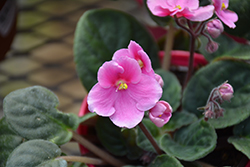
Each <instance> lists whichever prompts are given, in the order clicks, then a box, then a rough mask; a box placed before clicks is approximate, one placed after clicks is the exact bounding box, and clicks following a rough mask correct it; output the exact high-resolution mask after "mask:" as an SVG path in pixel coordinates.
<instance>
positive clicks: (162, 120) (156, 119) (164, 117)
mask: <svg viewBox="0 0 250 167" xmlns="http://www.w3.org/2000/svg"><path fill="white" fill-rule="evenodd" d="M171 116H172V107H171V106H170V105H169V103H167V102H165V101H159V102H157V103H156V105H155V106H154V107H153V108H151V109H150V111H149V118H150V120H151V121H152V122H153V123H154V124H155V125H156V126H158V127H162V126H163V125H165V124H166V123H167V122H168V121H169V119H170V118H171Z"/></svg>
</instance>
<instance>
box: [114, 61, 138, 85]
mask: <svg viewBox="0 0 250 167" xmlns="http://www.w3.org/2000/svg"><path fill="white" fill-rule="evenodd" d="M116 62H117V63H118V64H119V65H120V66H122V67H123V69H124V72H123V73H122V74H120V75H119V77H120V78H121V79H123V80H124V81H125V82H128V83H134V84H135V83H138V82H139V81H140V79H141V68H140V66H139V64H138V63H137V61H136V60H135V59H132V58H129V57H125V56H124V57H120V58H119V59H116Z"/></svg>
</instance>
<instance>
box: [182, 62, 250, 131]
mask: <svg viewBox="0 0 250 167" xmlns="http://www.w3.org/2000/svg"><path fill="white" fill-rule="evenodd" d="M249 76H250V65H249V64H246V63H243V62H237V61H218V62H215V63H212V64H209V65H207V66H206V67H204V68H202V69H201V70H199V71H198V72H197V73H196V74H195V75H194V76H193V77H192V78H191V80H190V81H189V83H188V85H187V87H186V89H185V91H184V96H183V101H182V103H183V108H184V110H186V111H188V112H192V113H194V114H196V115H197V116H198V117H202V116H203V114H202V113H203V112H202V111H198V110H197V108H198V107H202V106H205V105H206V102H207V99H208V96H209V94H210V91H211V90H212V89H213V88H215V87H217V86H219V85H220V84H222V83H223V82H225V81H226V80H228V83H229V84H231V85H232V86H233V88H234V97H233V98H232V99H231V103H229V102H224V103H223V105H222V107H223V108H224V109H225V113H224V117H222V118H219V119H212V120H209V122H210V123H211V124H212V125H213V126H214V127H215V128H224V127H228V126H231V125H234V124H237V123H239V122H241V121H243V120H244V119H246V118H247V117H248V116H249V115H250V109H249V104H250V103H249V86H246V85H248V84H250V77H249ZM247 101H248V102H247Z"/></svg>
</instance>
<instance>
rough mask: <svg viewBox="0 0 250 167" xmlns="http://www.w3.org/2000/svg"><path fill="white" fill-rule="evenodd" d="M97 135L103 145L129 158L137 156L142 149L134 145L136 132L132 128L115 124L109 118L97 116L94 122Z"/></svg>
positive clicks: (110, 150)
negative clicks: (122, 127) (123, 127)
mask: <svg viewBox="0 0 250 167" xmlns="http://www.w3.org/2000/svg"><path fill="white" fill-rule="evenodd" d="M96 131H97V136H98V138H99V139H100V141H101V143H102V144H103V146H104V147H105V148H106V149H107V150H108V151H109V152H111V153H112V154H114V155H117V156H124V155H126V156H127V157H128V158H130V159H136V158H139V157H140V156H141V154H142V150H141V149H140V148H139V147H138V146H137V145H136V141H135V138H136V134H135V132H134V130H133V129H125V130H123V131H121V128H119V127H117V126H115V125H114V124H113V123H112V122H111V121H110V119H109V118H104V117H98V120H97V124H96Z"/></svg>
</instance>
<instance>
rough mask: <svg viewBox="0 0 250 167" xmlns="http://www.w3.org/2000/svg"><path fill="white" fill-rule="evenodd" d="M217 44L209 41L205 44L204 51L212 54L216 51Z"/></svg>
mask: <svg viewBox="0 0 250 167" xmlns="http://www.w3.org/2000/svg"><path fill="white" fill-rule="evenodd" d="M218 47H219V45H218V43H216V42H214V41H209V42H208V43H207V46H206V50H207V52H208V53H214V52H216V51H217V50H218Z"/></svg>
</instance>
